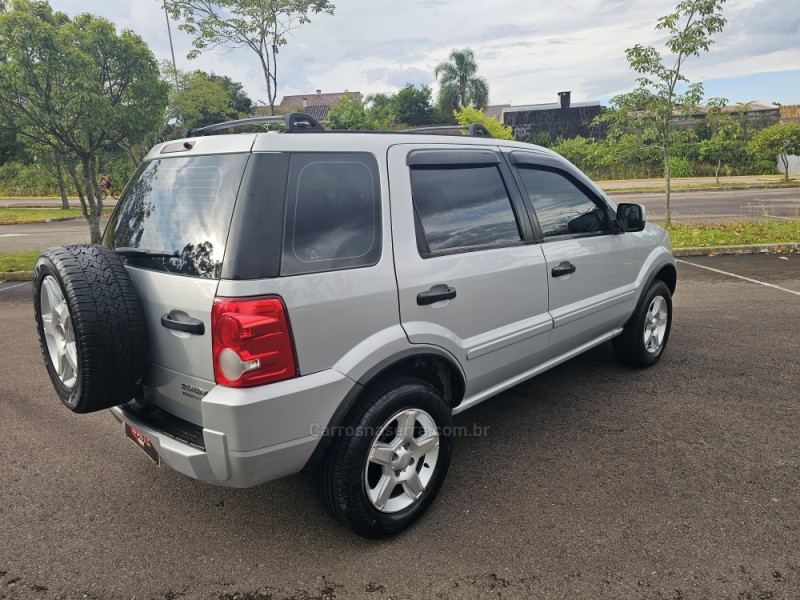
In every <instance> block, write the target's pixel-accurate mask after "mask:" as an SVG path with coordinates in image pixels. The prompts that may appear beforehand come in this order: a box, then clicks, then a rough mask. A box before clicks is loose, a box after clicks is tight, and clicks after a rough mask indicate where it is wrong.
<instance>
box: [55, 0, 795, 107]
mask: <svg viewBox="0 0 800 600" xmlns="http://www.w3.org/2000/svg"><path fill="white" fill-rule="evenodd" d="M332 2H333V3H334V4H335V5H336V10H335V14H334V15H333V16H330V15H325V14H322V15H316V16H312V21H311V23H308V24H306V25H303V26H302V27H301V28H299V29H297V30H295V31H293V32H292V33H291V34H290V36H289V39H288V44H287V45H286V46H284V47H283V48H281V50H280V53H279V55H278V86H279V91H278V101H280V99H281V97H282V96H283V95H289V94H308V93H313V92H314V91H315V90H318V89H321V90H322V91H323V92H340V91H343V90H345V89H347V90H350V91H359V92H362V93H363V94H369V93H376V92H389V93H391V92H396V91H397V90H398V89H400V88H401V87H403V86H404V85H405V84H406V83H412V84H414V85H421V84H428V85H431V86H432V87H433V89H434V92H435V90H436V82H435V79H434V75H433V71H434V68H435V66H436V65H437V64H439V63H440V62H442V61H444V60H446V59H447V56H448V54H449V53H450V51H451V50H452V49H454V48H465V47H469V48H472V50H473V51H474V53H475V57H476V59H477V62H478V66H479V69H478V74H479V75H482V76H483V77H485V78H486V79H487V81H488V83H489V89H490V103H491V104H508V103H511V104H514V105H521V104H534V103H541V102H556V101H557V93H558V92H560V91H567V90H569V91H571V92H572V99H573V101H574V102H584V101H601V102H603V103H606V102H607V101H608V99H610V98H611V97H613V96H614V95H616V94H619V93H622V92H625V91H629V90H630V89H631V88H632V87H633V86H634V78H635V74H634V73H633V72H632V71H631V70H630V68H629V67H628V63H627V61H626V59H625V49H626V48H629V47H631V46H633V45H634V44H637V43H641V44H648V45H653V46H656V48H659V49H661V48H663V46H662V44H663V42H664V39H665V36H664V34H663V32H657V31H655V23H656V20H657V19H658V17H660V16H663V15H665V14H667V13H669V12H671V11H672V10H673V9H674V6H675V4H676V3H677V0H647V1H646V2H642V1H638V2H637V1H632V0H562V1H560V2H552V1H550V0H547V1H545V0H492V1H490V2H487V1H486V0H480V1H479V0H400V1H394V2H392V1H388V0H332ZM51 5H52V6H53V7H54V8H55V9H57V10H61V11H64V12H67V13H68V14H70V15H75V14H78V13H81V12H90V13H93V14H96V15H101V16H104V17H105V18H107V19H109V20H110V21H112V22H113V23H115V24H116V26H117V28H118V29H122V28H128V29H132V30H133V31H134V32H136V33H138V34H139V35H141V36H142V38H144V40H145V41H146V42H147V43H148V44H149V45H150V48H151V49H152V51H153V53H154V54H155V56H156V58H158V59H159V60H161V59H167V58H169V57H170V53H169V40H168V37H167V24H166V18H165V15H164V11H163V8H162V4H161V1H160V0H51ZM723 16H725V17H726V18H727V20H728V23H727V25H726V27H725V29H724V31H723V32H722V33H720V34H717V35H716V36H715V38H714V39H715V43H714V45H712V47H711V51H710V52H709V53H707V54H702V55H700V56H699V57H692V58H690V59H689V60H688V61H687V62H686V64H685V74H686V75H687V76H688V77H689V78H690V79H691V80H692V81H702V82H704V84H705V90H706V97H707V98H710V97H715V96H717V97H724V98H727V99H728V100H729V101H730V102H731V103H734V102H750V101H764V102H779V103H782V104H800V11H798V10H797V0H729V1H728V2H726V3H725V4H724V5H723ZM172 33H173V40H174V43H175V56H176V60H177V64H178V68H179V69H181V70H192V69H203V70H205V71H210V72H214V73H217V74H219V75H228V76H230V77H231V78H233V79H234V80H236V81H240V82H242V83H243V84H244V87H245V90H246V91H247V93H248V95H249V96H250V97H251V98H252V99H253V100H255V101H257V102H259V103H265V102H266V101H267V94H266V85H265V83H264V79H263V75H262V74H261V70H260V65H259V63H258V59H257V57H256V55H255V54H253V53H252V51H250V50H246V49H238V50H227V49H216V50H213V51H209V52H207V53H205V54H203V55H202V56H200V57H199V58H197V59H195V60H191V61H190V60H188V59H187V58H186V55H187V53H188V52H189V50H191V38H190V37H189V36H187V35H186V34H184V33H183V32H180V31H178V30H177V27H176V24H175V23H173V24H172Z"/></svg>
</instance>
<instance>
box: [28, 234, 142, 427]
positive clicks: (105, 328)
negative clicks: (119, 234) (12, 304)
mask: <svg viewBox="0 0 800 600" xmlns="http://www.w3.org/2000/svg"><path fill="white" fill-rule="evenodd" d="M48 278H52V279H48ZM46 280H47V285H49V286H51V285H52V284H53V280H54V281H55V283H56V284H57V286H58V290H60V293H61V295H62V296H63V299H64V300H65V302H66V306H67V308H68V309H69V315H68V317H69V319H70V327H71V335H72V337H73V338H74V344H75V350H76V352H75V354H76V358H77V368H75V369H71V371H74V379H72V378H71V380H70V381H74V383H72V384H71V385H65V383H64V382H63V381H62V379H61V378H60V377H59V375H58V372H57V370H56V366H55V365H54V363H53V358H52V356H51V353H50V351H49V350H48V344H47V340H46V338H45V331H44V321H43V318H42V286H43V284H44V283H45V281H46ZM33 290H34V292H33V294H34V295H33V306H34V313H35V315H36V330H37V333H38V335H39V344H40V347H41V349H42V355H43V357H44V361H45V365H46V366H47V372H48V374H49V375H50V380H51V381H52V382H53V387H54V388H55V390H56V392H57V393H58V397H59V398H60V399H61V402H63V403H64V405H65V406H66V407H67V408H69V409H70V410H72V411H73V412H76V413H88V412H94V411H98V410H102V409H105V408H110V407H112V406H116V405H119V404H123V403H125V402H128V401H129V400H131V399H132V398H133V397H134V394H135V393H136V388H137V386H138V385H139V383H140V382H141V379H142V377H143V375H144V370H145V365H146V362H147V340H146V337H145V324H144V317H143V314H142V308H141V305H140V303H139V298H138V297H137V296H136V292H135V290H134V288H133V283H132V282H131V280H130V278H129V277H128V273H127V271H126V270H125V267H124V266H123V264H122V261H121V260H120V258H119V257H118V256H117V255H116V254H115V253H114V252H112V251H111V250H109V249H107V248H105V247H103V246H97V245H69V246H57V247H55V248H48V249H47V250H44V251H43V252H42V254H41V256H40V257H39V259H38V260H37V261H36V267H35V270H34V276H33ZM44 293H45V294H46V295H47V293H48V292H47V290H45V292H44ZM48 302H49V299H48ZM46 318H47V317H46ZM51 339H52V338H51Z"/></svg>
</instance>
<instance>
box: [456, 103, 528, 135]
mask: <svg viewBox="0 0 800 600" xmlns="http://www.w3.org/2000/svg"><path fill="white" fill-rule="evenodd" d="M453 116H454V117H455V118H456V122H457V123H458V124H459V125H472V124H473V123H476V124H478V125H483V126H484V127H486V129H488V130H489V133H491V134H492V137H493V138H496V139H498V140H513V139H514V130H513V129H512V128H511V127H509V126H508V125H503V124H502V123H501V122H500V121H498V120H497V119H494V118H492V117H489V116H487V115H485V114H483V111H482V110H480V109H479V108H472V107H470V106H465V107H464V108H462V109H461V110H457V111H454V112H453Z"/></svg>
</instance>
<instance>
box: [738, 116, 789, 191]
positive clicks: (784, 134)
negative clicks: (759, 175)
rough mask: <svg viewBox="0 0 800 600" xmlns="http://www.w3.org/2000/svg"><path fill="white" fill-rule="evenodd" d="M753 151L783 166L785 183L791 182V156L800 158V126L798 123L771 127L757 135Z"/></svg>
mask: <svg viewBox="0 0 800 600" xmlns="http://www.w3.org/2000/svg"><path fill="white" fill-rule="evenodd" d="M750 148H751V150H752V151H753V152H754V153H756V154H760V155H762V156H764V157H768V158H769V159H771V160H774V159H775V158H776V157H777V158H779V159H780V161H781V163H782V164H783V173H784V181H789V156H790V155H794V156H800V126H798V125H797V123H783V124H781V125H771V126H769V127H765V128H764V129H762V130H761V131H759V132H758V133H756V135H755V137H754V138H753V141H752V142H751V143H750Z"/></svg>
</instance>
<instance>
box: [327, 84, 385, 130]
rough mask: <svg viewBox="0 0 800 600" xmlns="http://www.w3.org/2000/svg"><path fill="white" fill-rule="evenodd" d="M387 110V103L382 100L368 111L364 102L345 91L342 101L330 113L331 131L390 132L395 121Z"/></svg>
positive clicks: (333, 106)
mask: <svg viewBox="0 0 800 600" xmlns="http://www.w3.org/2000/svg"><path fill="white" fill-rule="evenodd" d="M385 109H386V103H385V102H383V101H382V100H381V101H379V102H378V104H377V105H375V104H374V103H373V105H372V106H371V107H370V108H369V109H368V108H367V107H366V106H365V104H364V102H362V101H360V100H357V99H356V98H355V97H354V96H353V95H352V94H349V93H347V91H345V93H344V94H342V97H341V100H340V101H339V102H338V103H337V104H334V105H332V106H331V108H330V110H329V111H328V126H329V127H330V128H331V129H358V130H362V131H380V130H389V129H391V128H392V121H393V120H394V119H393V116H392V114H391V113H390V114H388V115H387V114H386V111H385Z"/></svg>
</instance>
